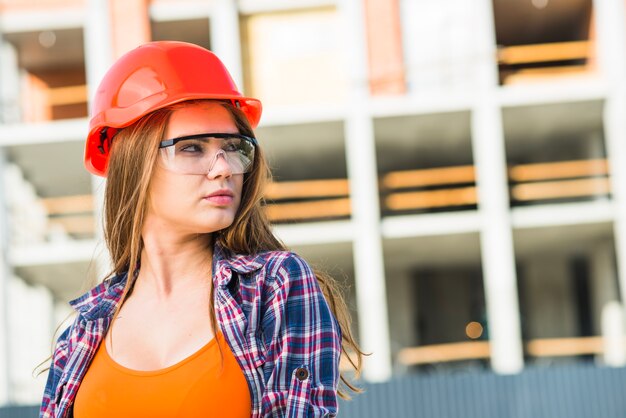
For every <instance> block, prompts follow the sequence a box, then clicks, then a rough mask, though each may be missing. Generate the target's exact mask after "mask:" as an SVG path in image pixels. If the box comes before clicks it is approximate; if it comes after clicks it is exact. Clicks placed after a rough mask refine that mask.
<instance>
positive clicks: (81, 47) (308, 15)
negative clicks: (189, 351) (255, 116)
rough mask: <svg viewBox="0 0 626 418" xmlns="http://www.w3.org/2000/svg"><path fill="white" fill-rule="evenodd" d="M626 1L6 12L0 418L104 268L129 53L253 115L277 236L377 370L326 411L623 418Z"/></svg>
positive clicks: (34, 396)
mask: <svg viewBox="0 0 626 418" xmlns="http://www.w3.org/2000/svg"><path fill="white" fill-rule="evenodd" d="M624 3H625V2H623V1H621V0H593V1H592V0H299V1H290V0H239V1H237V0H152V1H149V0H109V1H106V0H0V180H1V181H0V203H1V205H0V266H1V267H2V268H1V269H0V417H18V416H19V417H22V416H23V417H35V416H36V415H37V407H38V404H39V402H40V399H41V396H42V392H43V388H44V385H45V379H46V373H44V374H42V375H40V376H39V377H36V378H35V377H34V376H33V369H35V367H36V366H37V365H38V364H39V363H40V362H42V361H44V360H45V359H46V357H47V356H49V355H50V353H51V350H52V343H53V340H54V339H55V338H56V336H58V333H59V332H60V331H62V329H63V328H64V327H65V326H67V324H68V315H70V314H71V309H70V307H69V305H68V304H67V302H68V301H69V300H71V299H73V298H75V297H78V296H79V295H80V294H82V293H83V292H84V291H86V290H87V289H89V288H90V287H91V286H93V285H94V284H96V283H97V282H99V281H100V280H102V279H103V275H104V274H105V273H106V272H107V270H108V267H109V265H108V264H107V258H106V251H105V248H104V245H103V243H102V228H101V220H100V210H99V208H100V205H101V200H102V192H103V183H102V180H101V179H99V178H95V177H92V176H90V175H89V174H88V172H87V171H86V170H85V169H84V167H83V147H84V140H85V137H86V133H87V117H88V108H89V100H90V97H92V96H93V93H94V91H95V88H96V86H97V85H98V83H99V81H100V79H101V77H102V76H103V74H104V72H105V71H106V69H107V68H108V67H109V66H110V65H111V63H112V62H113V61H114V60H115V58H117V57H119V56H120V55H121V54H123V53H124V52H126V51H128V50H130V49H132V48H134V47H135V46H137V45H139V44H141V43H144V42H146V41H149V40H183V41H188V42H194V43H196V44H199V45H202V46H204V47H206V48H209V49H211V50H213V51H214V52H215V53H216V54H217V55H218V56H220V57H221V58H222V60H223V61H224V62H225V63H226V64H227V67H228V68H229V70H230V71H231V74H232V75H233V77H234V79H235V81H236V82H237V84H238V85H239V86H240V87H241V88H242V89H243V91H244V93H245V94H247V95H250V96H253V97H258V98H260V99H261V100H262V102H263V105H264V114H263V117H262V120H261V124H260V126H259V128H258V129H257V131H256V133H257V137H258V138H259V141H260V143H261V146H263V147H264V148H265V150H266V152H267V154H268V158H269V160H270V165H271V167H272V170H273V173H274V182H273V184H272V185H271V187H270V188H269V190H268V191H267V199H268V203H269V204H268V211H269V214H270V217H271V219H272V220H273V222H274V224H275V232H276V234H277V235H278V236H279V237H280V238H281V239H283V241H284V242H285V243H286V244H287V245H289V246H290V247H291V248H292V249H293V250H294V251H296V252H298V253H299V254H301V255H302V256H304V257H305V258H306V259H307V260H308V261H309V262H310V263H311V264H312V265H314V266H317V267H321V268H324V269H326V270H328V271H329V272H331V273H332V274H333V275H334V276H335V277H336V278H337V280H339V281H340V282H341V283H343V284H344V285H345V296H346V299H347V302H348V305H349V307H350V309H351V311H352V315H353V332H354V333H355V334H356V335H357V337H358V338H357V339H358V341H359V343H360V344H361V347H362V348H363V349H364V350H365V351H368V352H373V354H372V355H371V356H369V357H367V358H366V363H365V365H364V371H363V375H362V376H361V378H360V379H359V380H358V381H357V384H359V385H361V386H362V387H364V388H366V393H365V394H364V395H360V396H356V398H355V400H354V401H352V402H345V401H341V402H340V409H339V410H340V413H339V416H344V417H351V416H354V417H357V416H358V417H370V416H371V417H410V416H420V417H435V418H442V417H481V418H485V417H494V418H495V417H544V416H545V417H551V418H555V417H568V418H569V417H613V416H615V417H623V416H624V415H625V414H626V412H624V411H626V397H624V396H623V390H624V388H625V387H626V369H625V368H624V366H625V365H626V344H625V339H624V331H625V327H624V322H625V321H624V318H625V315H624V307H623V305H622V301H623V299H624V296H625V295H626V218H625V217H626V171H625V169H626V142H625V140H626V118H625V117H624V116H625V115H626V30H625V28H626V13H625V7H624V6H625V4H624ZM59 327H60V328H59ZM345 360H346V359H345V358H344V359H342V370H343V371H344V372H345V373H346V374H347V375H348V376H351V375H352V374H351V370H352V369H351V368H349V367H347V362H346V361H345ZM47 365H48V362H47V361H46V363H45V366H47Z"/></svg>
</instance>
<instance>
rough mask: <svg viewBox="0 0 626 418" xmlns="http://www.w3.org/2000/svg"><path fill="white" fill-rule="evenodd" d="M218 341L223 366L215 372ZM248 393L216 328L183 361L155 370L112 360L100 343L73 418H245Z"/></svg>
mask: <svg viewBox="0 0 626 418" xmlns="http://www.w3.org/2000/svg"><path fill="white" fill-rule="evenodd" d="M217 339H219V340H220V345H221V346H222V352H223V353H224V369H223V371H222V373H221V374H220V375H218V373H219V371H220V352H219V348H218V346H217V344H216V343H217ZM251 413H252V411H251V403H250V391H249V389H248V383H247V382H246V379H245V376H244V374H243V371H242V370H241V368H240V366H239V363H237V360H236V358H235V356H234V355H233V353H232V351H231V350H230V348H229V346H228V344H227V343H226V341H225V339H224V336H223V334H222V332H221V330H220V331H218V332H217V334H216V336H215V338H213V339H211V341H209V342H208V343H207V344H206V345H205V346H204V347H202V348H201V349H200V350H198V351H196V352H195V353H194V354H192V355H191V356H189V357H187V358H186V359H184V360H182V361H180V362H178V363H176V364H174V365H172V366H169V367H166V368H164V369H159V370H151V371H139V370H132V369H129V368H126V367H124V366H122V365H121V364H118V363H116V362H115V361H114V360H113V359H112V358H111V357H109V354H108V352H107V350H106V345H105V342H104V341H102V343H100V346H99V347H98V350H97V351H96V355H95V357H94V359H93V361H92V362H91V364H90V366H89V369H88V370H87V373H86V374H85V377H84V378H83V380H82V382H81V384H80V387H79V389H78V393H77V394H76V399H75V401H74V417H75V418H100V417H119V418H126V417H129V418H130V417H133V418H148V417H150V418H161V417H163V418H165V417H169V418H196V417H198V418H199V417H208V416H211V417H221V418H222V417H223V418H249V417H250V415H251Z"/></svg>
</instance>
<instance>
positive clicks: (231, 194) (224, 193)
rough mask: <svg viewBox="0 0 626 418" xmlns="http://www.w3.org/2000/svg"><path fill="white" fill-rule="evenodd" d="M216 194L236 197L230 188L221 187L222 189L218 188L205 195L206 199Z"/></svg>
mask: <svg viewBox="0 0 626 418" xmlns="http://www.w3.org/2000/svg"><path fill="white" fill-rule="evenodd" d="M215 196H229V197H234V196H235V195H234V193H233V192H231V191H230V190H228V189H220V190H216V191H214V192H213V193H211V194H209V195H206V196H204V198H205V199H207V198H209V197H215Z"/></svg>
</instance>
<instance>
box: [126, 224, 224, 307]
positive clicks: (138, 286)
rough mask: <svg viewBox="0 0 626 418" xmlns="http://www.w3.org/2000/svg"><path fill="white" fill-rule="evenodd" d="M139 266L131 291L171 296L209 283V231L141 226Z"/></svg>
mask: <svg viewBox="0 0 626 418" xmlns="http://www.w3.org/2000/svg"><path fill="white" fill-rule="evenodd" d="M142 238H143V244H144V246H143V250H142V251H141V268H140V270H139V274H138V276H137V281H136V283H135V286H134V291H133V293H134V292H148V293H150V294H151V295H152V296H153V297H155V298H158V299H163V300H165V299H172V298H173V297H176V296H180V295H184V294H186V293H188V292H189V291H198V290H200V289H205V290H207V292H208V290H210V288H211V286H212V284H213V283H212V277H213V272H212V268H211V267H212V261H213V236H212V234H183V233H180V232H178V233H177V232H175V231H164V230H158V231H157V230H155V229H154V228H153V229H144V232H143V234H142Z"/></svg>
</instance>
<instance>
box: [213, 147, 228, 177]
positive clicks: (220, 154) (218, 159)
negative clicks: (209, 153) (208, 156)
mask: <svg viewBox="0 0 626 418" xmlns="http://www.w3.org/2000/svg"><path fill="white" fill-rule="evenodd" d="M232 174H233V170H232V168H231V167H230V163H229V162H228V159H227V158H226V153H225V152H224V150H219V151H217V153H216V154H215V156H214V157H213V161H212V162H211V165H210V166H209V171H208V173H207V176H208V177H209V178H216V177H220V176H224V177H230V176H231V175H232Z"/></svg>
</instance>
